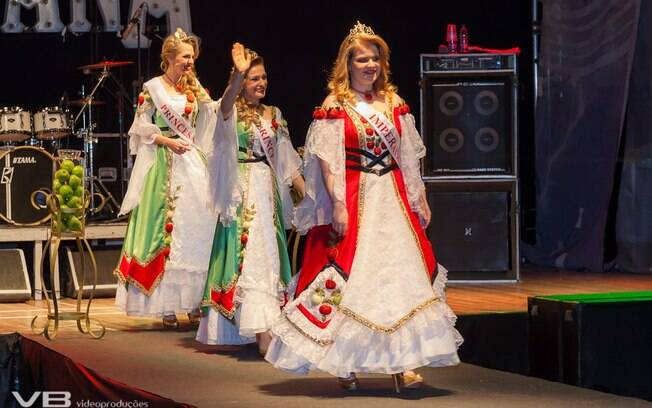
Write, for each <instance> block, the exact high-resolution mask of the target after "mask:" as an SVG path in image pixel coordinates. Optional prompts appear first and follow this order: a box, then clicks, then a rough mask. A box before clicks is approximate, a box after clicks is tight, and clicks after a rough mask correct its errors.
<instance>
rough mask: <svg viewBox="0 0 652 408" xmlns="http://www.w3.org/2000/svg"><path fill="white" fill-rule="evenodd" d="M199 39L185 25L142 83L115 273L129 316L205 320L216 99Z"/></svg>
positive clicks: (119, 299) (170, 321)
mask: <svg viewBox="0 0 652 408" xmlns="http://www.w3.org/2000/svg"><path fill="white" fill-rule="evenodd" d="M198 54H199V47H198V40H197V38H196V37H194V36H189V35H187V34H186V33H184V32H183V31H182V30H180V29H177V31H176V32H175V33H174V34H173V35H170V36H168V37H167V38H166V39H165V41H164V43H163V48H162V51H161V61H162V62H161V68H162V70H163V75H161V76H158V77H155V78H153V79H151V80H150V81H148V82H146V83H145V84H144V88H143V92H142V93H141V94H140V96H139V99H138V108H137V111H136V116H135V119H134V122H133V124H132V126H131V128H130V130H129V146H130V150H131V152H132V154H136V155H137V156H136V161H135V164H134V168H133V172H132V175H131V179H130V182H129V188H128V190H127V193H126V195H125V198H124V201H123V203H122V207H121V209H120V213H121V214H126V213H129V212H131V217H130V220H129V226H128V228H127V234H126V236H125V241H124V245H123V249H122V254H121V257H120V261H119V263H118V266H117V268H116V269H115V274H116V275H117V276H118V277H119V279H120V285H118V291H117V294H116V304H117V305H118V306H119V307H120V309H121V310H123V311H124V312H125V313H126V314H127V315H130V316H152V317H162V318H163V323H164V325H165V326H168V327H176V326H177V325H178V322H177V318H176V313H188V315H189V318H190V319H191V321H193V320H194V321H198V320H199V304H200V301H201V298H202V291H203V288H204V284H205V282H206V271H207V269H208V259H209V255H210V247H211V238H212V234H213V229H214V228H213V226H214V224H215V219H216V217H215V216H214V215H213V214H212V212H211V211H210V210H209V207H208V183H207V178H208V174H207V168H206V157H205V152H206V151H207V150H209V149H208V146H209V145H210V137H208V138H207V137H206V135H207V134H210V136H212V127H213V126H214V123H215V113H214V109H215V105H216V103H213V102H212V101H211V99H210V97H209V96H208V94H207V93H206V91H205V90H204V88H203V87H202V86H201V85H200V84H199V81H198V80H197V78H196V75H195V72H194V60H195V59H196V58H197V56H198Z"/></svg>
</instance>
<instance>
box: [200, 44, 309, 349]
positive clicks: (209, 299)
mask: <svg viewBox="0 0 652 408" xmlns="http://www.w3.org/2000/svg"><path fill="white" fill-rule="evenodd" d="M232 56H233V62H234V70H233V72H232V75H231V78H230V81H229V85H228V86H227V89H226V90H225V93H224V96H223V98H222V101H221V102H222V103H221V108H220V110H219V112H218V118H217V126H216V130H215V139H214V144H215V149H214V154H213V155H212V156H211V158H210V160H209V163H210V164H209V168H210V169H211V175H212V177H211V182H210V187H211V189H212V196H213V201H214V203H215V206H216V207H217V211H218V212H219V214H220V222H219V223H218V224H217V228H216V229H215V237H214V240H213V248H212V253H211V261H210V267H209V271H208V279H207V284H206V289H205V291H204V300H203V302H202V306H203V313H202V319H201V322H200V326H199V331H198V333H197V340H198V341H200V342H202V343H207V344H244V343H250V342H253V341H257V342H258V345H259V348H260V350H261V352H264V351H265V349H266V348H267V344H268V343H269V340H270V337H269V334H268V329H269V328H270V326H271V324H272V323H273V322H274V321H275V320H276V319H278V317H279V316H280V310H281V306H282V305H283V304H284V302H285V300H286V293H287V285H288V283H289V281H290V277H291V276H290V275H291V274H290V262H289V259H288V253H287V249H286V248H287V244H286V236H285V230H286V229H289V228H291V224H290V221H291V219H292V211H293V205H292V200H291V198H290V194H289V187H290V185H294V187H295V188H296V189H297V190H298V191H299V192H300V193H302V192H303V178H302V177H301V174H300V170H301V158H300V157H299V155H298V154H297V153H296V151H295V150H294V148H293V147H292V142H291V141H290V138H289V135H288V129H287V125H286V123H285V120H283V117H282V116H281V111H280V110H279V109H278V108H276V107H273V106H266V105H263V104H262V103H261V102H260V101H261V99H262V98H264V97H265V94H266V91H267V73H266V72H265V65H264V62H263V59H262V58H261V57H259V56H258V55H256V54H255V53H254V52H252V51H249V50H245V49H244V47H243V46H242V45H241V44H238V43H236V44H234V46H233V51H232Z"/></svg>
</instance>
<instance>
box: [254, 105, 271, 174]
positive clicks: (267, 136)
mask: <svg viewBox="0 0 652 408" xmlns="http://www.w3.org/2000/svg"><path fill="white" fill-rule="evenodd" d="M252 127H253V129H254V134H255V135H256V137H257V138H258V141H260V145H261V146H262V147H263V151H264V152H265V156H267V162H268V163H269V165H270V167H271V168H272V169H274V167H275V166H276V140H274V137H273V132H272V129H271V128H270V127H269V126H267V125H266V124H265V123H264V121H263V118H262V116H261V118H260V126H256V125H255V124H252Z"/></svg>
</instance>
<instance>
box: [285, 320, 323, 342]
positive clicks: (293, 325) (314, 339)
mask: <svg viewBox="0 0 652 408" xmlns="http://www.w3.org/2000/svg"><path fill="white" fill-rule="evenodd" d="M285 320H287V321H288V323H290V324H291V325H292V327H294V329H295V330H296V331H298V332H299V334H301V335H302V336H303V337H306V338H308V339H310V340H312V341H313V342H315V343H317V344H318V345H320V346H322V347H324V346H330V345H331V344H333V343H334V341H333V340H330V339H329V340H322V339H318V338H316V337H314V336H311V335H309V334H308V333H306V332H305V331H303V330H302V329H301V328H300V327H299V326H297V325H296V324H295V323H294V322H293V321H292V320H290V319H289V318H288V317H287V316H285Z"/></svg>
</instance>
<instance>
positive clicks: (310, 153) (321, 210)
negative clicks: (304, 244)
mask: <svg viewBox="0 0 652 408" xmlns="http://www.w3.org/2000/svg"><path fill="white" fill-rule="evenodd" d="M320 160H322V161H324V162H326V163H327V164H328V168H329V170H330V172H331V173H332V174H333V176H334V177H335V183H334V188H333V193H334V195H335V198H336V199H337V200H341V201H344V200H345V198H344V196H345V175H346V173H345V170H344V120H342V119H318V120H314V121H313V122H312V124H311V125H310V128H309V129H308V135H307V136H306V146H305V152H304V178H305V185H306V195H305V197H304V199H303V201H301V203H300V204H299V205H298V206H297V209H296V212H295V219H294V225H295V226H296V228H297V230H298V231H299V232H300V233H301V234H305V233H306V232H308V230H309V229H310V228H312V227H313V226H315V225H324V224H330V223H331V222H332V214H333V206H332V203H331V198H330V196H329V195H328V192H327V191H326V186H325V185H324V179H323V176H322V171H321V166H320V162H319V161H320Z"/></svg>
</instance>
